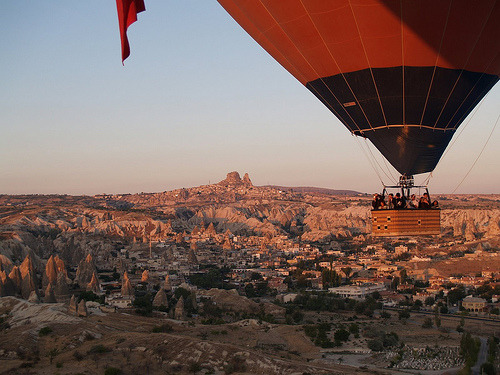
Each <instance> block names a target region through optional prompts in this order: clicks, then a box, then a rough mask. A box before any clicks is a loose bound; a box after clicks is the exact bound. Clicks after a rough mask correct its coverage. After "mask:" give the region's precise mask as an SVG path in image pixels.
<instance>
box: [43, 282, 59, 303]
mask: <svg viewBox="0 0 500 375" xmlns="http://www.w3.org/2000/svg"><path fill="white" fill-rule="evenodd" d="M43 302H44V303H56V302H57V299H56V296H55V294H54V289H53V288H52V284H48V285H47V289H45V296H44V297H43Z"/></svg>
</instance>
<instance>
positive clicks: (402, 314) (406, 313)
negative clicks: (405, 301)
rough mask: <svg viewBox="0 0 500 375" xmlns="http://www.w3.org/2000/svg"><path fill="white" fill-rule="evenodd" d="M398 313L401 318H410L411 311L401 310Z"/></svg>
mask: <svg viewBox="0 0 500 375" xmlns="http://www.w3.org/2000/svg"><path fill="white" fill-rule="evenodd" d="M398 315H399V320H403V319H408V318H410V312H409V311H408V310H401V311H400V312H399V314H398Z"/></svg>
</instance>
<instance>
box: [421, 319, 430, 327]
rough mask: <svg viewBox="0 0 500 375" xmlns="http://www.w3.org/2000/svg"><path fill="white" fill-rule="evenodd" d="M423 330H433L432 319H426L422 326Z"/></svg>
mask: <svg viewBox="0 0 500 375" xmlns="http://www.w3.org/2000/svg"><path fill="white" fill-rule="evenodd" d="M422 328H432V319H431V318H425V320H424V324H422Z"/></svg>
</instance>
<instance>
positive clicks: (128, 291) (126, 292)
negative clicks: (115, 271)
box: [122, 272, 134, 297]
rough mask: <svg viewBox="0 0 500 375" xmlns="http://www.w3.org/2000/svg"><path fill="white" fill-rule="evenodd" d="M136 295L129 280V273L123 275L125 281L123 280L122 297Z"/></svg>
mask: <svg viewBox="0 0 500 375" xmlns="http://www.w3.org/2000/svg"><path fill="white" fill-rule="evenodd" d="M133 295H134V288H132V284H131V283H130V280H129V278H128V274H127V272H125V273H124V274H123V279H122V296H123V297H125V296H133Z"/></svg>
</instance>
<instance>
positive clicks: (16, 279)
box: [9, 266, 23, 294]
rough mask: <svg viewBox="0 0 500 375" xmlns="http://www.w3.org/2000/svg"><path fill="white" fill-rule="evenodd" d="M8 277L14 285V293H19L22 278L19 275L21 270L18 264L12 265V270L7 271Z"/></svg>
mask: <svg viewBox="0 0 500 375" xmlns="http://www.w3.org/2000/svg"><path fill="white" fill-rule="evenodd" d="M9 279H10V280H12V283H13V285H14V291H15V293H16V294H21V288H22V285H23V279H22V276H21V271H20V270H19V267H18V266H14V267H12V270H11V271H10V273H9Z"/></svg>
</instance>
